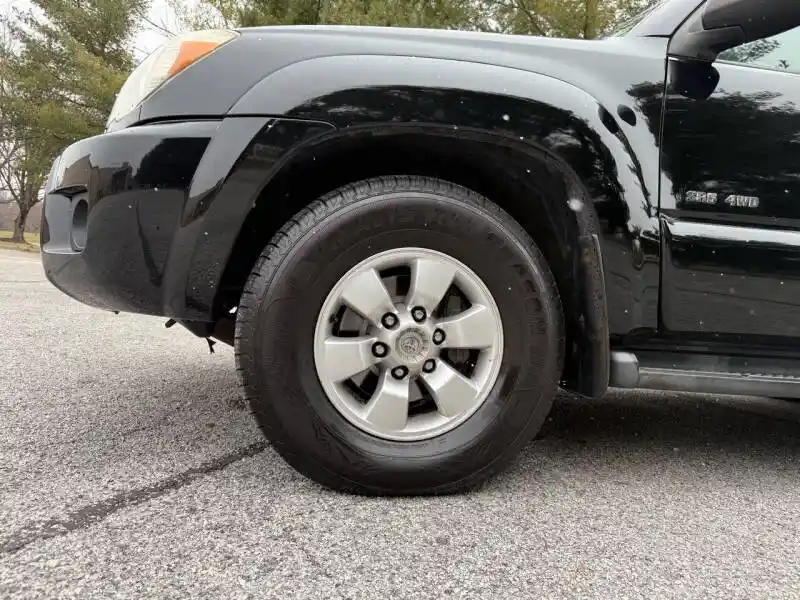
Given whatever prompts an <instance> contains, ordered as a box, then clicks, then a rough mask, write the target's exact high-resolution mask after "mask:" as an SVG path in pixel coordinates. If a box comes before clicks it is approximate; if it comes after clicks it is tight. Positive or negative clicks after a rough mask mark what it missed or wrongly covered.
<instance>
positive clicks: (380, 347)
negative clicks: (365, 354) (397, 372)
mask: <svg viewBox="0 0 800 600" xmlns="http://www.w3.org/2000/svg"><path fill="white" fill-rule="evenodd" d="M387 354H389V346H387V345H386V344H384V343H383V342H375V343H374V344H372V355H373V356H376V357H378V358H383V357H384V356H386V355H387Z"/></svg>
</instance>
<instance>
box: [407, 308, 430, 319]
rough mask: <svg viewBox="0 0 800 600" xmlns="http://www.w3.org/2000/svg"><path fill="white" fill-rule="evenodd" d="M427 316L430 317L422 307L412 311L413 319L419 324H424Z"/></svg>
mask: <svg viewBox="0 0 800 600" xmlns="http://www.w3.org/2000/svg"><path fill="white" fill-rule="evenodd" d="M427 316H428V315H427V313H426V312H425V309H424V308H422V307H421V306H417V307H416V308H414V309H412V311H411V318H413V319H414V320H415V321H416V322H417V323H422V322H423V321H424V320H425V319H426V317H427Z"/></svg>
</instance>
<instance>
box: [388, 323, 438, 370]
mask: <svg viewBox="0 0 800 600" xmlns="http://www.w3.org/2000/svg"><path fill="white" fill-rule="evenodd" d="M394 349H395V351H396V352H397V356H398V358H399V359H400V360H401V361H403V362H404V363H419V362H422V361H423V360H425V358H426V357H427V356H428V352H429V351H430V349H431V340H430V338H428V335H427V334H426V333H425V332H424V331H423V330H421V329H407V330H405V331H404V332H402V333H401V334H400V335H399V336H397V341H395V344H394Z"/></svg>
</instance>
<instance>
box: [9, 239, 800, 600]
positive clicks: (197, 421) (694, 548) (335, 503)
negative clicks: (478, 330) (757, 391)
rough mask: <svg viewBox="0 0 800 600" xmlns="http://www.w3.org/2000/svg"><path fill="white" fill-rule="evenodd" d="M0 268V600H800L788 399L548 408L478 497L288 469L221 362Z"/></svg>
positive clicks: (670, 398) (154, 326)
mask: <svg viewBox="0 0 800 600" xmlns="http://www.w3.org/2000/svg"><path fill="white" fill-rule="evenodd" d="M215 350H216V353H214V354H211V353H209V349H208V346H207V344H206V342H205V341H204V340H201V339H198V338H195V337H194V336H192V335H191V334H190V333H189V332H187V331H184V330H183V329H182V328H180V327H174V328H172V329H166V328H165V327H164V320H163V319H157V318H152V317H142V316H135V315H126V314H121V315H113V314H111V313H105V312H102V311H97V310H93V309H90V308H88V307H85V306H83V305H81V304H79V303H78V302H76V301H74V300H72V299H70V298H68V297H66V296H64V295H63V294H61V293H60V292H58V291H57V290H56V289H55V288H54V287H53V286H52V285H50V284H49V283H48V282H47V281H46V280H45V279H44V276H43V273H42V269H41V266H40V263H39V262H38V256H37V255H35V254H22V253H16V252H10V251H0V598H9V599H11V598H47V599H51V598H81V599H88V598H104V599H107V598H147V599H158V598H169V599H170V600H174V599H178V598H259V599H261V598H282V599H285V598H304V599H305V598H324V599H326V600H335V599H339V598H351V599H361V598H380V599H392V600H394V599H402V598H437V599H438V598H491V599H505V598H509V599H512V598H513V599H522V598H533V599H540V598H541V599H544V598H554V599H555V598H602V599H614V600H616V599H625V598H648V599H649V598H658V599H670V598H697V599H704V600H706V599H712V598H714V599H715V598H720V599H725V600H732V599H739V598H741V599H748V600H753V599H760V598H764V599H767V598H768V599H770V600H777V599H782V598H800V472H798V466H800V465H798V456H800V403H790V402H781V401H771V400H764V399H756V398H734V397H712V396H699V395H688V394H666V393H649V392H648V393H643V392H629V393H618V392H612V393H609V395H608V397H607V398H605V399H604V400H602V401H596V402H581V401H576V400H574V399H572V398H568V397H562V398H560V399H559V400H558V402H557V404H556V406H555V408H554V410H553V413H552V415H551V417H550V419H549V420H548V422H547V424H546V426H545V429H544V431H543V433H542V436H541V438H540V439H537V440H536V441H532V442H531V443H530V444H529V445H528V447H527V448H526V449H525V451H524V452H523V453H522V455H521V456H520V457H519V459H518V460H517V461H516V462H515V463H514V464H513V465H512V467H511V468H509V469H508V470H507V471H506V472H505V473H503V474H502V475H501V476H500V477H498V478H496V479H494V480H493V481H491V482H490V483H489V484H488V485H487V486H486V487H485V489H483V490H481V491H479V492H475V493H473V494H470V495H464V496H453V497H445V498H431V499H367V498H361V497H354V496H348V495H344V494H339V493H335V492H332V491H328V490H326V489H323V488H321V487H319V486H317V485H315V484H314V483H311V482H310V481H308V480H306V479H305V478H303V477H302V476H301V475H299V474H297V473H296V472H294V471H293V470H292V469H291V468H290V467H288V466H287V465H286V464H285V463H284V462H283V461H282V459H281V458H280V457H279V456H278V455H277V454H276V453H275V452H274V451H273V450H272V449H271V448H270V447H269V445H268V444H267V443H265V442H264V440H263V439H262V437H261V435H260V433H259V432H258V430H257V429H256V427H255V426H254V423H253V421H252V419H251V417H250V415H249V413H248V412H247V410H246V409H245V408H244V407H243V406H241V404H240V403H239V401H238V393H237V387H236V378H235V373H234V364H233V353H232V351H231V349H229V348H227V347H225V346H223V345H222V344H217V346H216V347H215Z"/></svg>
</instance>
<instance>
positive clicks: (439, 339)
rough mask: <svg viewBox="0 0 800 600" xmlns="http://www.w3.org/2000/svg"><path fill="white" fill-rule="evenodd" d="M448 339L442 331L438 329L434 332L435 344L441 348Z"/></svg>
mask: <svg viewBox="0 0 800 600" xmlns="http://www.w3.org/2000/svg"><path fill="white" fill-rule="evenodd" d="M446 337H447V336H446V335H445V334H444V331H442V330H441V329H437V330H436V331H434V332H433V343H434V344H436V345H437V346H439V345H441V344H443V343H444V339H445V338H446Z"/></svg>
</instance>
